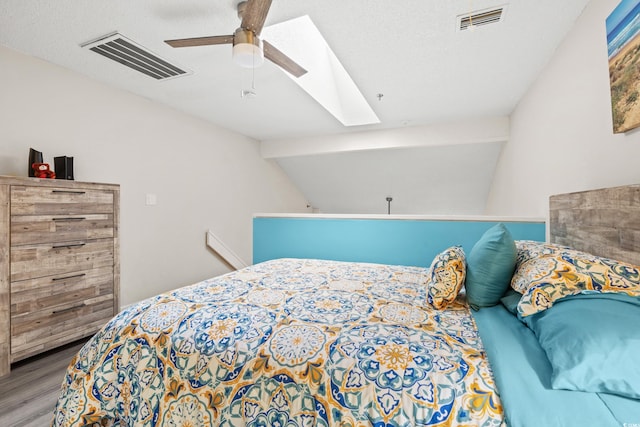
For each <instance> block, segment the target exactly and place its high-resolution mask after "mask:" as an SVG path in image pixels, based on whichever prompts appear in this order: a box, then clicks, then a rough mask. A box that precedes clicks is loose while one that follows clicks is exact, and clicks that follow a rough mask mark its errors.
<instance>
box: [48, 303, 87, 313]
mask: <svg viewBox="0 0 640 427" xmlns="http://www.w3.org/2000/svg"><path fill="white" fill-rule="evenodd" d="M82 307H84V303H82V304H78V305H74V306H73V307H69V308H63V309H62V310H54V311H52V312H51V313H52V314H62V313H66V312H68V311H73V310H75V309H78V308H82Z"/></svg>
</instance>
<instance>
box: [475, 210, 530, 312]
mask: <svg viewBox="0 0 640 427" xmlns="http://www.w3.org/2000/svg"><path fill="white" fill-rule="evenodd" d="M516 257H517V250H516V244H515V242H514V241H513V237H512V236H511V233H510V232H509V230H507V227H505V226H504V224H502V223H500V224H497V225H494V226H493V227H491V228H490V229H488V230H487V231H486V232H485V233H484V234H483V235H482V237H481V238H480V240H478V242H477V243H476V244H475V245H474V246H473V248H472V249H471V252H469V255H468V256H467V277H466V280H465V288H466V290H467V301H468V302H469V305H470V306H471V308H473V309H475V310H477V309H479V308H480V307H491V306H493V305H496V304H498V303H499V302H500V298H502V296H503V295H504V294H505V292H506V291H507V289H509V284H510V283H511V277H512V276H513V272H514V270H515V268H516Z"/></svg>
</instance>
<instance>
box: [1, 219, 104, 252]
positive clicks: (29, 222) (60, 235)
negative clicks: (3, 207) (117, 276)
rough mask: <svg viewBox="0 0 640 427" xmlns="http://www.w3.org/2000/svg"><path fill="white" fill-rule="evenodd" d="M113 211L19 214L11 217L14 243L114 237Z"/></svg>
mask: <svg viewBox="0 0 640 427" xmlns="http://www.w3.org/2000/svg"><path fill="white" fill-rule="evenodd" d="M113 235H114V230H113V214H112V213H105V214H85V215H23V216H21V215H17V216H12V217H11V245H12V246H18V245H26V244H34V243H56V242H68V241H72V240H89V239H104V238H112V237H113Z"/></svg>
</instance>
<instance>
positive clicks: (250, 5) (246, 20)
mask: <svg viewBox="0 0 640 427" xmlns="http://www.w3.org/2000/svg"><path fill="white" fill-rule="evenodd" d="M271 1H272V0H247V1H241V2H240V3H238V17H239V18H240V19H241V20H242V23H241V24H240V28H238V29H237V30H236V31H235V32H234V33H233V34H231V35H225V36H207V37H193V38H188V39H175V40H165V43H167V44H168V45H169V46H172V47H191V46H207V45H215V44H232V45H233V59H234V61H235V62H236V63H237V64H239V65H241V66H243V67H247V68H252V67H258V66H260V65H262V62H263V61H264V57H266V58H267V59H268V60H270V61H271V62H273V63H274V64H276V65H278V66H279V67H280V68H282V69H283V70H285V71H287V72H288V73H290V74H292V75H294V76H295V77H300V76H302V75H304V74H305V73H306V72H307V70H305V69H304V68H302V67H301V66H300V65H299V64H297V63H296V62H295V61H294V60H292V59H291V58H289V57H288V56H287V55H285V54H284V53H282V52H281V51H280V50H278V49H276V48H275V47H274V46H273V45H272V44H271V43H269V42H268V41H266V40H260V33H261V32H262V27H263V26H264V21H265V20H266V19H267V13H268V12H269V8H270V7H271Z"/></svg>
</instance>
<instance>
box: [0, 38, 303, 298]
mask: <svg viewBox="0 0 640 427" xmlns="http://www.w3.org/2000/svg"><path fill="white" fill-rule="evenodd" d="M140 78H145V77H140ZM0 147H1V148H0V175H18V176H26V175H27V162H28V151H29V148H30V147H33V148H35V149H37V150H39V151H42V152H43V153H44V156H45V161H46V162H49V163H51V164H53V157H54V156H62V155H67V156H73V157H74V162H75V165H74V166H75V168H74V169H75V177H76V180H78V181H94V182H109V183H118V184H120V185H121V277H122V283H121V295H122V299H121V304H122V305H126V304H130V303H133V302H136V301H138V300H141V299H143V298H145V297H148V296H151V295H155V294H157V293H160V292H162V291H165V290H169V289H173V288H176V287H179V286H183V285H187V284H190V283H194V282H196V281H199V280H202V279H204V278H208V277H212V276H215V275H218V274H222V273H225V272H227V271H229V269H228V268H227V266H226V265H225V264H223V263H222V262H221V261H220V260H219V259H218V258H217V257H216V256H215V255H214V254H213V253H212V252H210V250H208V249H207V248H206V246H205V232H206V231H207V229H212V230H213V232H214V233H215V234H216V235H218V236H219V237H220V238H221V239H222V240H223V241H224V242H225V243H226V244H227V245H228V246H229V247H230V248H231V249H232V250H233V251H235V252H236V253H237V254H238V255H239V256H240V257H241V258H243V259H244V260H245V261H247V262H249V263H250V262H251V255H252V247H251V239H252V236H251V221H252V215H253V213H254V212H305V211H306V200H305V199H304V198H303V196H302V194H301V193H300V192H299V191H298V189H297V188H296V187H295V186H294V185H293V183H292V182H291V181H290V180H289V178H287V176H286V175H285V174H284V173H283V172H282V170H281V169H280V168H279V167H278V166H277V164H276V163H275V162H274V161H271V160H264V159H263V158H262V157H261V155H260V151H259V145H258V143H257V142H256V141H254V140H252V139H250V138H247V137H244V136H241V135H238V134H235V133H233V132H231V131H227V130H224V129H222V128H219V127H216V126H214V125H212V124H210V123H207V122H205V121H203V120H200V119H196V118H193V117H191V116H188V115H186V114H183V113H181V112H178V111H176V110H172V109H170V108H167V107H164V106H162V105H159V104H156V103H153V102H151V101H148V100H146V99H144V98H141V97H139V96H135V95H132V94H129V93H126V92H123V91H119V90H116V89H112V88H109V87H107V86H105V85H102V84H100V83H97V82H95V81H92V80H90V79H88V78H86V77H84V76H82V75H79V74H76V73H73V72H70V71H68V70H65V69H63V68H60V67H58V66H54V65H52V64H49V63H47V62H44V61H41V60H39V59H35V58H32V57H28V56H25V55H22V54H19V53H16V52H14V51H11V50H8V49H6V48H3V47H0ZM147 193H152V194H156V195H157V200H158V203H157V205H156V206H146V205H145V194H147Z"/></svg>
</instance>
